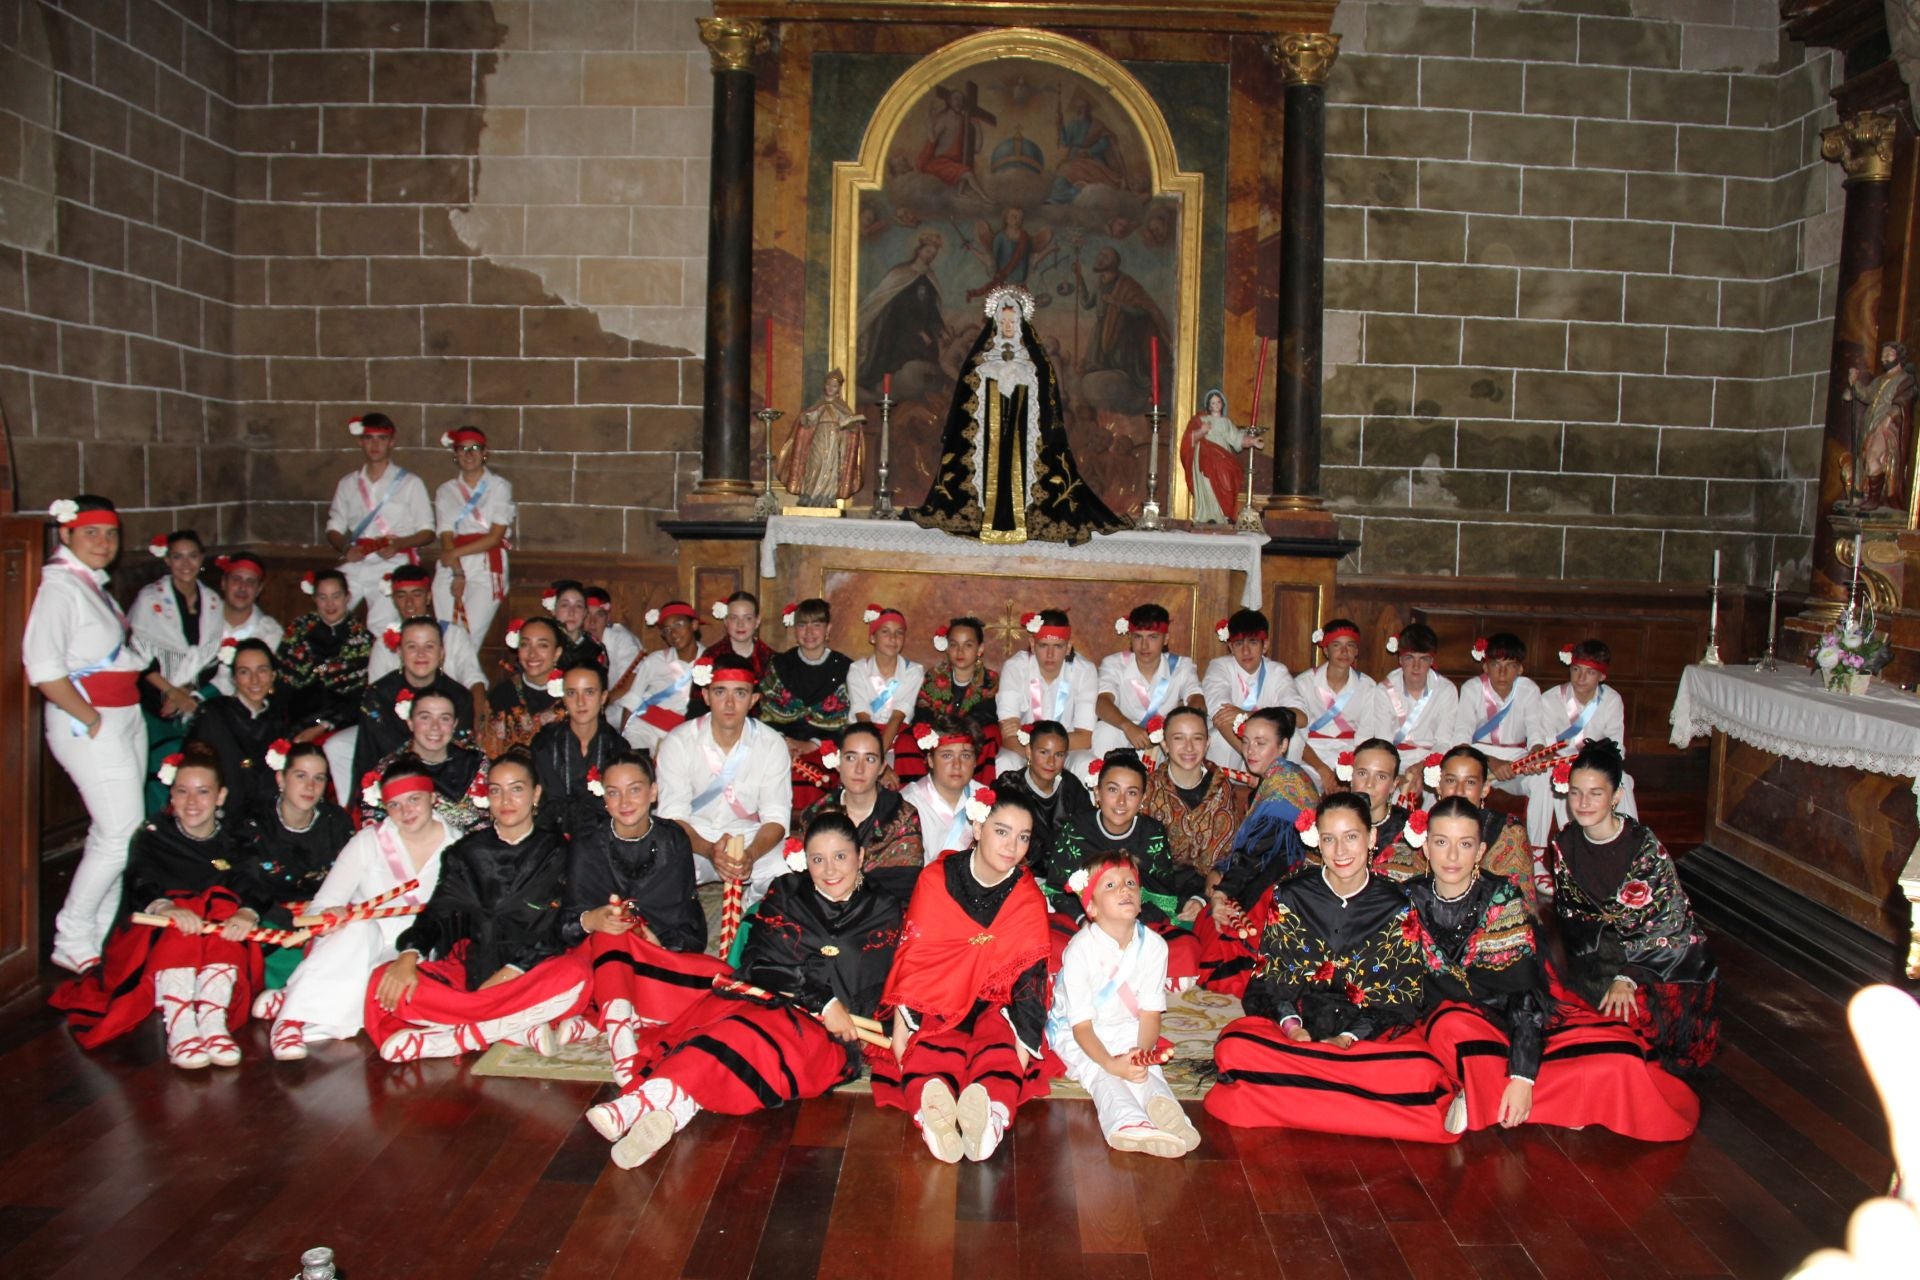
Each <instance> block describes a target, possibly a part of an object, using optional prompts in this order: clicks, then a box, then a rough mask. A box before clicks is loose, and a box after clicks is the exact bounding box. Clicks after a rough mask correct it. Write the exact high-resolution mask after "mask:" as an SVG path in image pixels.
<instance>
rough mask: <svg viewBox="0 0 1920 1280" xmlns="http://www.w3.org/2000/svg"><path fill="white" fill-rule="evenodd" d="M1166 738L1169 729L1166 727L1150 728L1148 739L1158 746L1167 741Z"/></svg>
mask: <svg viewBox="0 0 1920 1280" xmlns="http://www.w3.org/2000/svg"><path fill="white" fill-rule="evenodd" d="M1166 740H1167V731H1166V730H1165V729H1149V730H1148V731H1147V741H1148V742H1151V743H1152V744H1153V745H1154V746H1156V747H1157V746H1159V745H1160V744H1161V743H1163V742H1165V741H1166Z"/></svg>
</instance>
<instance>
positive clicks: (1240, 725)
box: [1233, 711, 1253, 738]
mask: <svg viewBox="0 0 1920 1280" xmlns="http://www.w3.org/2000/svg"><path fill="white" fill-rule="evenodd" d="M1252 718H1253V717H1252V716H1250V715H1248V714H1247V713H1246V712H1244V711H1242V712H1241V713H1240V714H1239V715H1237V716H1235V717H1234V718H1233V734H1234V736H1235V737H1236V738H1237V737H1239V736H1240V730H1242V729H1244V728H1246V726H1247V721H1249V720H1251V719H1252Z"/></svg>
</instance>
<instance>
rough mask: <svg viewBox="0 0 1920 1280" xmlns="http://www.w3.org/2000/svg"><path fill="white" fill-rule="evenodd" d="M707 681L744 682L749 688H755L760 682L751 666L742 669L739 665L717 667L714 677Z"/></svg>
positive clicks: (712, 682)
mask: <svg viewBox="0 0 1920 1280" xmlns="http://www.w3.org/2000/svg"><path fill="white" fill-rule="evenodd" d="M707 683H708V684H744V685H746V686H747V687H748V688H753V687H754V686H756V685H758V684H759V683H760V682H759V680H757V679H755V678H754V674H753V671H752V669H751V668H749V669H746V670H742V669H741V668H739V667H715V668H714V669H713V678H712V679H711V680H709V681H707Z"/></svg>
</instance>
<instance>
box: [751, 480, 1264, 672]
mask: <svg viewBox="0 0 1920 1280" xmlns="http://www.w3.org/2000/svg"><path fill="white" fill-rule="evenodd" d="M1266 543H1267V539H1266V538H1265V537H1264V536H1263V535H1260V534H1236V533H1187V532H1179V531H1155V532H1147V531H1144V530H1122V531H1120V532H1118V533H1111V534H1099V535H1096V536H1095V537H1093V538H1092V539H1091V540H1089V541H1088V542H1085V543H1082V544H1081V545H1079V546H1068V545H1066V544H1064V543H1057V542H1025V543H1017V544H1013V545H1004V544H988V543H984V542H980V541H977V540H974V539H970V538H956V537H954V536H952V535H950V534H946V533H941V532H940V531H938V530H935V529H923V528H921V527H920V526H918V525H916V524H912V523H910V522H908V521H904V520H862V519H837V520H827V519H818V518H812V517H805V516H774V517H772V518H770V519H769V520H768V521H767V523H766V532H765V534H764V535H763V536H762V538H761V541H760V559H759V571H760V578H761V580H762V583H763V586H762V594H763V595H764V596H765V597H766V612H767V613H768V614H770V615H771V614H773V613H775V612H777V610H778V608H779V606H780V605H781V604H782V603H783V602H786V601H791V600H800V599H804V598H806V597H809V596H818V597H820V598H822V599H824V600H827V601H828V602H830V603H831V604H832V605H833V613H834V622H833V631H832V641H833V643H834V645H835V647H837V648H839V649H841V650H842V651H843V652H846V653H850V654H853V655H854V656H856V657H858V656H859V655H861V654H863V653H865V652H866V651H867V647H868V646H867V634H866V626H865V624H864V623H862V622H861V620H860V615H861V612H862V610H864V609H865V607H866V606H867V604H868V603H869V602H872V603H877V604H882V605H886V606H888V607H890V608H896V609H899V610H901V611H902V612H904V613H905V614H906V615H907V619H908V623H909V626H908V641H907V653H908V656H910V657H912V658H914V659H916V660H918V661H932V660H935V659H937V658H938V657H939V654H938V653H936V652H935V651H934V649H933V645H932V639H931V637H932V633H933V630H934V628H936V627H938V626H940V625H942V624H944V623H945V622H946V621H947V620H948V619H949V618H952V617H958V616H962V615H967V614H971V615H973V616H975V617H978V618H980V619H981V620H982V621H983V622H985V623H986V624H987V635H986V640H987V661H988V662H989V663H991V664H992V665H995V666H998V665H999V664H1000V663H1001V662H1003V661H1005V659H1006V658H1007V657H1008V656H1009V655H1010V654H1012V653H1013V652H1015V651H1018V650H1021V649H1024V648H1026V639H1027V637H1026V634H1025V633H1024V632H1023V631H1022V630H1021V628H1020V615H1021V614H1023V613H1026V612H1029V611H1033V610H1039V609H1043V608H1046V609H1065V610H1067V612H1068V613H1069V615H1070V616H1071V617H1072V618H1073V621H1074V628H1075V631H1076V632H1077V633H1078V635H1079V636H1080V637H1081V638H1080V640H1079V647H1080V649H1081V651H1082V652H1085V653H1087V654H1089V655H1091V656H1093V657H1095V658H1098V657H1103V656H1105V655H1106V654H1107V653H1109V652H1112V651H1113V650H1114V649H1116V648H1117V647H1118V646H1119V645H1120V643H1121V641H1120V639H1119V638H1118V637H1117V636H1116V635H1115V634H1114V631H1113V620H1114V619H1115V618H1117V617H1122V616H1124V615H1125V614H1126V613H1127V611H1128V610H1130V609H1131V608H1133V606H1134V605H1136V604H1140V603H1143V602H1145V601H1149V600H1151V601H1153V602H1154V603H1156V604H1162V605H1165V606H1166V607H1167V611H1168V612H1169V613H1171V614H1172V615H1173V626H1172V630H1171V633H1170V643H1171V646H1172V648H1173V650H1174V652H1176V653H1183V654H1188V655H1191V656H1193V657H1195V658H1196V659H1198V660H1199V661H1200V662H1202V663H1203V664H1204V663H1205V662H1207V661H1209V660H1211V659H1212V658H1214V657H1216V656H1218V655H1219V654H1220V653H1222V652H1224V650H1223V648H1222V647H1221V645H1220V644H1219V642H1218V641H1217V640H1216V638H1215V636H1214V634H1213V631H1214V625H1215V623H1217V622H1218V621H1219V620H1220V619H1221V618H1224V617H1226V616H1227V615H1228V614H1230V613H1232V612H1233V611H1234V610H1235V609H1239V608H1254V609H1257V608H1259V607H1260V606H1261V601H1262V590H1261V555H1262V551H1263V549H1264V548H1265V546H1266Z"/></svg>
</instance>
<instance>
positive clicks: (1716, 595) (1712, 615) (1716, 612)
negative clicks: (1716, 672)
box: [1700, 579, 1726, 667]
mask: <svg viewBox="0 0 1920 1280" xmlns="http://www.w3.org/2000/svg"><path fill="white" fill-rule="evenodd" d="M1707 598H1708V599H1709V600H1711V601H1712V602H1713V603H1712V608H1711V609H1710V610H1709V611H1708V613H1707V651H1706V652H1705V653H1703V654H1701V655H1700V665H1701V666H1703V667H1719V666H1724V665H1726V664H1725V663H1723V662H1721V661H1720V583H1719V580H1718V579H1715V581H1714V584H1713V586H1711V587H1710V588H1708V590H1707Z"/></svg>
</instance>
